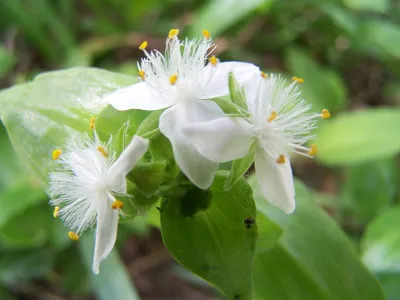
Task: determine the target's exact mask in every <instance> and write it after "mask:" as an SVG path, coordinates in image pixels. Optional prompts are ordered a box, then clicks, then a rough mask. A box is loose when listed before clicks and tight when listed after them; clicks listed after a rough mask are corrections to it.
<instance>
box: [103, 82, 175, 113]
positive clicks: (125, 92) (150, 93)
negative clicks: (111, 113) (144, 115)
mask: <svg viewBox="0 0 400 300" xmlns="http://www.w3.org/2000/svg"><path fill="white" fill-rule="evenodd" d="M104 102H106V103H109V104H111V105H112V106H113V107H114V108H115V109H118V110H128V109H141V110H158V109H163V108H166V107H169V106H171V105H173V104H174V102H173V99H166V98H165V97H162V96H161V95H160V94H159V93H158V92H157V91H156V90H155V89H153V88H151V87H150V86H149V85H148V84H147V83H146V82H141V83H137V84H134V85H130V86H128V87H125V88H122V89H118V90H116V91H115V92H112V93H110V94H108V95H106V96H105V97H104Z"/></svg>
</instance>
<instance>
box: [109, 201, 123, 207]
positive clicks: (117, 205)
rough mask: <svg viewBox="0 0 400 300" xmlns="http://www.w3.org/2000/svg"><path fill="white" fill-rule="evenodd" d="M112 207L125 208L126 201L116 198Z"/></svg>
mask: <svg viewBox="0 0 400 300" xmlns="http://www.w3.org/2000/svg"><path fill="white" fill-rule="evenodd" d="M111 208H112V209H122V208H124V202H122V201H120V200H115V201H114V202H113V203H112V204H111Z"/></svg>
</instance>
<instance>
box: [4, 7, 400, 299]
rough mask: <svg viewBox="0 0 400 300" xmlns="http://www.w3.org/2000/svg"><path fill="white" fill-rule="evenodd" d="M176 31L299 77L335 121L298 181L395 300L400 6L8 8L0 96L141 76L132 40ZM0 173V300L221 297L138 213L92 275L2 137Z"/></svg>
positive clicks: (399, 219)
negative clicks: (59, 72) (55, 75)
mask: <svg viewBox="0 0 400 300" xmlns="http://www.w3.org/2000/svg"><path fill="white" fill-rule="evenodd" d="M170 28H179V29H180V30H181V31H180V36H181V37H184V36H188V37H194V36H200V34H201V31H202V30H203V29H208V30H209V31H210V32H211V34H212V35H213V37H214V39H215V42H216V44H217V49H216V50H215V54H216V55H217V56H218V57H220V58H221V59H222V60H240V61H247V62H252V63H255V64H257V65H259V66H260V67H261V68H262V69H263V70H264V71H267V72H281V73H284V74H287V75H288V76H292V75H296V76H298V77H301V78H303V79H304V80H305V83H304V84H302V86H301V89H302V92H303V95H304V97H305V98H306V99H307V100H308V101H310V102H311V103H312V104H313V108H314V109H315V111H318V110H321V109H322V108H328V109H329V110H330V111H331V114H332V118H331V120H329V121H327V122H321V126H320V128H319V129H318V131H317V134H318V140H317V141H316V143H317V145H318V147H319V153H318V155H317V157H316V159H314V160H308V159H307V160H305V159H300V158H297V159H295V161H294V166H293V169H294V173H295V176H296V177H297V178H298V179H300V180H301V181H303V182H304V183H305V184H306V185H307V186H308V187H309V188H311V189H312V190H313V193H315V195H316V197H315V198H316V199H317V201H318V202H319V204H320V205H321V206H322V207H323V208H324V209H325V211H326V212H327V213H328V214H329V215H330V216H331V217H332V218H334V219H335V220H336V221H337V222H338V224H339V225H340V226H341V227H342V229H343V230H344V231H345V232H346V233H347V234H348V236H349V237H350V238H351V240H352V241H354V247H355V248H356V249H357V251H358V252H359V253H360V255H361V257H362V259H363V261H364V263H365V264H366V265H367V267H368V268H369V269H370V270H371V271H372V272H373V274H374V275H375V276H376V278H377V279H378V280H379V281H380V283H381V285H382V287H383V289H384V291H385V294H386V296H387V298H388V299H390V300H395V299H400V267H399V266H400V226H399V225H400V207H399V206H398V203H399V188H398V187H399V184H398V183H399V174H398V173H399V161H398V153H399V151H400V109H399V108H398V105H399V104H400V2H399V1H396V0H393V1H390V0H296V1H293V0H275V1H274V0H247V1H243V0H215V1H210V0H209V1H199V0H180V1H173V0H147V1H133V0H102V1H97V0H1V1H0V38H1V44H0V87H2V88H6V87H8V86H11V85H13V84H17V83H21V82H25V81H28V80H30V79H32V78H33V77H34V76H35V75H36V74H38V73H40V72H43V71H46V70H53V69H61V68H67V67H73V66H96V67H100V68H105V69H109V70H113V71H117V72H122V73H125V74H129V75H136V74H137V67H136V63H137V61H138V60H139V59H140V57H141V52H140V51H139V50H138V45H140V43H141V42H142V41H143V40H147V41H148V42H149V48H150V49H153V48H156V49H160V50H162V48H163V47H164V41H165V37H166V35H167V33H168V30H169V29H170ZM0 110H1V107H0ZM322 123H323V124H322ZM27 155H29V153H27ZM0 168H1V171H0V299H2V300H3V299H4V300H8V299H49V300H50V299H51V300H61V299H82V300H83V299H136V298H137V297H138V296H137V295H138V294H140V297H141V299H218V298H219V296H218V294H217V292H216V291H215V290H213V289H212V288H211V287H209V286H208V285H207V284H206V283H204V282H203V281H201V280H199V279H198V278H197V277H195V276H194V275H191V274H189V273H188V272H186V271H184V270H183V269H182V268H181V267H179V266H178V265H177V264H176V263H174V261H173V259H172V258H171V256H170V255H169V254H168V252H167V251H166V250H165V248H164V247H163V245H162V241H161V238H160V234H159V232H158V231H157V230H156V229H154V228H152V227H151V226H150V225H148V224H147V222H145V221H144V220H143V219H142V218H137V219H135V220H134V221H133V222H131V223H128V224H123V226H121V227H120V231H119V236H118V243H117V244H118V248H119V251H118V252H114V253H113V254H112V255H111V257H110V258H109V259H108V260H107V261H106V263H105V264H104V267H103V268H104V269H102V273H101V275H99V276H97V277H94V276H93V275H91V273H90V265H91V255H92V254H91V245H90V243H89V242H82V243H72V242H71V241H70V240H69V239H68V237H67V235H66V232H67V229H65V228H64V227H63V225H62V224H61V222H59V221H57V220H54V219H53V218H52V208H50V207H49V206H48V205H47V201H48V199H47V197H46V195H45V193H44V192H43V191H42V190H43V189H42V187H41V186H40V183H39V181H38V180H37V179H35V177H34V176H32V175H30V174H27V173H26V172H25V170H24V168H23V166H20V165H19V163H18V159H17V158H16V156H15V154H14V152H13V149H12V147H11V145H10V143H9V141H8V138H7V135H6V133H5V130H4V129H3V128H1V131H0ZM137 299H139V298H137Z"/></svg>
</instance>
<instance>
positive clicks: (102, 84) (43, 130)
mask: <svg viewBox="0 0 400 300" xmlns="http://www.w3.org/2000/svg"><path fill="white" fill-rule="evenodd" d="M135 80H136V79H135V78H133V77H128V76H125V75H120V74H115V73H111V72H108V71H104V70H100V69H95V68H73V69H68V70H63V71H54V72H48V73H45V74H42V75H39V76H38V77H36V79H35V80H34V81H32V82H29V83H25V84H20V85H16V86H14V87H12V88H9V89H6V90H3V91H2V92H0V106H1V111H0V117H1V119H2V121H3V123H4V124H5V127H6V129H7V132H8V135H9V137H10V140H11V142H12V144H13V146H14V148H15V150H16V151H17V153H18V154H19V156H20V158H21V160H22V161H23V162H24V163H25V164H26V165H28V166H31V167H32V169H33V171H34V172H35V173H36V174H37V175H38V176H39V177H40V178H41V179H42V180H46V178H47V172H48V170H50V169H52V168H54V166H55V165H56V164H55V163H54V162H52V161H51V153H52V150H53V149H57V148H61V149H63V148H64V146H65V141H66V140H68V139H70V138H71V136H73V135H75V134H77V133H80V132H82V131H88V130H89V126H88V124H89V121H90V118H91V117H93V116H95V115H97V114H99V113H100V112H101V110H102V109H104V107H105V106H106V103H104V101H102V96H103V95H105V94H106V93H108V92H111V91H113V90H115V89H117V88H120V87H123V86H126V85H129V84H132V83H134V82H135Z"/></svg>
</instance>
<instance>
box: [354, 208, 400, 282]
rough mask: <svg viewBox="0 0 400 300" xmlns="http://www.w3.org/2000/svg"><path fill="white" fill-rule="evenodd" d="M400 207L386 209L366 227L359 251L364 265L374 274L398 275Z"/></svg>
mask: <svg viewBox="0 0 400 300" xmlns="http://www.w3.org/2000/svg"><path fill="white" fill-rule="evenodd" d="M399 220H400V206H395V207H393V208H390V209H387V210H386V211H384V212H383V213H382V214H380V215H379V216H378V217H377V218H376V219H374V220H373V221H372V222H371V223H370V224H369V225H368V227H367V230H366V232H365V235H364V236H363V238H362V242H361V250H362V257H363V261H364V262H365V264H366V265H367V266H368V268H369V269H370V270H372V271H373V272H375V273H395V274H400V271H399V268H398V266H399V264H400V232H399V230H398V229H399Z"/></svg>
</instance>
